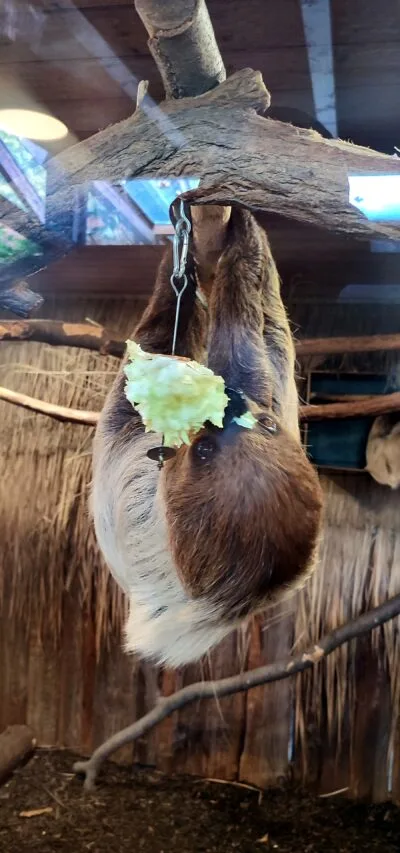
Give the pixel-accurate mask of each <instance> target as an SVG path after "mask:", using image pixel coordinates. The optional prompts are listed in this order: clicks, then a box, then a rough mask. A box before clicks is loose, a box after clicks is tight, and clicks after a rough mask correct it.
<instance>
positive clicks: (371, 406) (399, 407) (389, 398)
mask: <svg viewBox="0 0 400 853" xmlns="http://www.w3.org/2000/svg"><path fill="white" fill-rule="evenodd" d="M386 412H400V391H396V392H395V393H394V394H377V395H375V396H373V397H372V396H371V397H367V398H366V399H364V400H354V401H352V402H350V403H327V404H324V403H322V404H321V405H319V406H318V405H317V406H313V405H310V406H300V420H302V421H323V420H327V419H328V420H331V419H332V418H355V417H367V416H368V417H370V416H371V415H382V414H386Z"/></svg>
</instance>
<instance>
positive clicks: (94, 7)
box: [0, 0, 400, 153]
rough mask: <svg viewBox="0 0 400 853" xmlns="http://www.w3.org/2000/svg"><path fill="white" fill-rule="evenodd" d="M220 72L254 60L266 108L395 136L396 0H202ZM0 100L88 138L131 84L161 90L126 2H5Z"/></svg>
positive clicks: (123, 113)
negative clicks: (37, 110)
mask: <svg viewBox="0 0 400 853" xmlns="http://www.w3.org/2000/svg"><path fill="white" fill-rule="evenodd" d="M208 8H209V11H210V16H211V19H212V22H213V25H214V28H215V32H216V36H217V41H218V44H219V46H220V49H221V52H222V56H223V59H224V61H225V64H226V68H227V71H228V73H229V72H231V71H233V70H236V69H240V68H243V67H245V66H250V67H252V68H255V69H259V70H261V72H262V73H263V76H264V80H265V83H266V85H267V87H268V88H269V89H270V92H271V95H272V106H273V107H289V108H295V109H298V110H302V111H304V112H306V113H308V115H310V116H311V117H314V118H319V119H320V120H322V121H323V124H325V125H326V126H327V127H328V128H329V129H330V130H333V131H334V135H336V133H335V131H336V129H337V133H338V135H339V136H341V137H342V138H350V139H352V140H353V141H355V142H357V143H359V144H364V145H369V146H371V147H375V148H377V149H379V150H383V151H387V152H388V153H393V146H394V145H396V143H398V144H400V3H399V2H398V0H380V2H379V4H377V3H376V0H331V2H330V3H329V0H281V2H276V0H229V2H228V0H208ZM0 33H1V36H0V75H1V94H0V108H1V107H16V106H22V105H32V104H39V105H40V106H42V107H45V108H46V109H47V110H48V111H49V112H51V113H52V114H53V115H54V116H56V117H57V118H59V119H61V120H62V121H63V122H64V123H65V124H66V125H67V127H68V128H69V130H70V136H69V138H68V139H67V140H66V141H64V142H63V143H62V145H64V146H65V144H70V143H71V142H73V141H74V140H75V139H79V140H81V139H85V138H86V137H87V136H90V135H91V134H93V133H96V131H98V130H99V129H101V128H104V127H106V126H107V125H109V124H110V123H113V122H116V121H119V120H120V119H123V118H126V117H127V116H128V115H130V114H131V113H132V111H133V109H134V103H135V95H136V88H137V83H138V81H139V80H141V79H147V80H149V81H150V94H151V95H152V96H153V98H154V99H155V100H160V99H161V98H162V97H163V89H162V84H161V80H160V77H159V74H158V71H157V69H156V66H155V64H154V62H153V59H152V57H151V55H150V53H149V51H148V48H147V35H146V32H145V30H144V27H143V25H142V23H141V21H140V19H139V17H138V15H137V14H136V12H135V8H134V4H133V0H30V2H26V0H2V5H1V10H0Z"/></svg>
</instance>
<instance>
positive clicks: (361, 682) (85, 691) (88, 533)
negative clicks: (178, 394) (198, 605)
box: [0, 301, 400, 799]
mask: <svg viewBox="0 0 400 853" xmlns="http://www.w3.org/2000/svg"><path fill="white" fill-rule="evenodd" d="M138 307H139V306H135V304H134V303H133V302H129V301H127V302H125V303H121V302H118V303H117V302H115V303H112V302H108V303H101V302H94V301H91V302H90V303H85V302H84V301H82V302H81V303H80V304H78V305H77V304H75V305H71V303H68V302H66V303H64V304H62V303H61V302H59V303H57V304H54V305H52V304H48V305H47V307H46V311H47V315H48V316H51V317H54V318H56V317H59V318H63V319H68V320H79V319H82V318H83V317H85V316H90V318H92V319H93V320H95V321H98V322H105V321H106V322H107V326H108V327H109V328H111V329H114V330H115V331H116V332H118V333H119V334H127V333H129V331H130V330H131V328H132V326H133V325H134V320H135V314H137V311H138ZM294 309H296V310H293V316H294V319H295V321H297V322H299V321H300V322H301V324H302V325H303V327H304V334H307V335H310V334H314V335H317V334H321V333H324V334H335V333H338V331H339V330H338V328H334V327H333V324H332V316H333V313H334V312H333V311H332V306H327V308H326V309H325V308H324V306H322V307H321V306H319V309H318V310H319V319H318V316H317V314H316V312H317V308H316V307H314V308H313V314H312V322H310V312H308V313H307V311H306V309H305V307H304V306H297V307H296V306H294ZM346 312H348V307H347V308H346ZM341 313H342V309H340V311H339V314H341ZM302 314H303V317H301V316H300V315H302ZM364 314H365V316H364V321H365V317H372V314H369V312H368V311H366V312H364ZM382 315H385V317H386V320H385V323H386V326H385V324H382V325H383V326H385V327H384V328H381V326H380V327H379V331H393V329H392V328H390V326H391V324H392V323H396V322H397V323H398V317H397V318H394V317H393V312H392V311H390V310H389V311H386V313H385V312H383V311H382ZM374 317H375V325H374V326H373V328H372V329H371V328H370V326H371V325H372V320H371V322H370V320H368V322H364V324H363V323H362V321H361V320H360V309H359V307H357V311H356V312H353V318H352V323H350V327H351V326H354V324H356V322H357V323H358V328H357V329H354V328H352V331H353V332H359V333H361V331H362V332H363V333H371V331H372V332H373V331H378V328H377V326H376V311H375V313H374ZM327 318H329V319H327ZM336 319H337V320H338V318H336ZM344 319H346V322H348V319H349V315H348V313H347V314H346V318H344V317H340V318H339V321H340V333H341V334H343V333H345V332H346V331H347V330H348V329H349V326H346V323H344ZM344 325H345V326H346V328H345V329H344V328H343V326H344ZM321 327H324V328H323V331H322V328H321ZM361 327H362V328H361ZM1 355H2V358H1V365H0V369H1V384H3V385H5V386H7V387H10V388H13V389H15V390H21V391H25V392H26V393H29V394H32V395H36V396H38V397H40V398H43V399H47V400H51V401H53V402H56V403H61V404H64V405H71V406H76V407H82V408H83V407H87V408H100V406H101V403H102V400H103V399H104V396H105V392H106V389H107V388H108V386H109V384H110V382H111V380H112V377H113V375H114V373H115V370H116V368H117V364H118V362H117V361H116V360H115V359H113V358H111V357H107V358H105V357H102V356H97V355H94V354H91V353H88V352H85V351H78V350H73V349H67V348H51V347H48V346H45V345H39V344H32V343H24V344H21V343H20V344H11V343H8V344H6V343H3V344H1ZM347 367H348V365H347ZM0 433H1V438H2V442H1V452H0V459H1V461H0V465H1V473H2V476H1V480H0V519H1V521H0V524H1V542H2V547H1V556H0V607H1V622H0V651H1V655H0V729H1V728H2V727H3V726H4V725H6V724H7V723H9V722H22V721H25V720H27V721H28V722H30V723H31V724H32V725H33V726H34V727H35V729H36V731H37V734H38V737H39V740H40V741H41V742H42V743H48V744H61V745H67V746H71V747H74V748H76V749H79V750H81V751H83V752H87V751H89V750H91V749H92V748H93V746H94V745H96V744H97V743H99V742H100V741H101V740H102V739H103V738H104V737H106V736H107V735H108V734H110V733H112V732H113V731H115V730H116V729H117V728H119V727H121V726H122V725H126V724H127V723H128V722H130V721H131V720H132V719H133V718H134V717H136V716H139V715H141V714H142V713H143V712H144V711H145V710H147V709H148V708H149V707H150V706H151V705H152V704H153V702H154V701H155V699H156V697H157V695H158V692H159V691H162V692H171V691H172V690H174V689H175V688H176V687H178V686H180V685H182V684H185V683H188V682H189V681H192V680H194V679H197V678H199V677H206V678H209V677H211V678H217V677H220V676H222V675H229V674H231V673H233V672H237V671H238V670H239V669H240V668H242V669H243V668H245V667H253V666H257V665H259V664H260V663H261V662H266V661H267V660H270V659H273V658H276V657H284V656H286V655H287V654H289V653H290V651H291V650H292V649H293V648H296V649H298V648H301V647H303V646H305V645H307V644H308V643H309V642H310V641H313V640H316V639H317V638H318V636H319V635H320V634H321V633H323V632H325V631H326V630H329V629H330V628H332V627H335V626H336V625H338V624H339V623H341V622H343V621H345V620H346V619H348V618H350V617H351V616H354V615H356V614H358V613H360V612H361V611H362V610H363V609H364V608H365V607H369V606H370V605H373V604H376V603H377V602H379V601H382V600H383V599H384V598H386V597H388V596H389V595H391V594H393V593H395V592H399V591H400V545H399V542H400V538H399V536H400V513H399V496H398V494H397V493H391V492H390V491H389V490H387V489H384V488H382V487H379V486H377V485H376V484H375V483H374V482H373V481H372V480H370V479H369V478H368V477H367V476H366V475H364V474H360V475H335V476H328V475H324V476H323V477H322V482H323V487H324V491H325V494H326V516H325V529H324V539H323V544H322V549H321V554H320V565H319V568H318V571H317V573H316V575H315V576H314V578H313V580H312V581H311V582H310V584H309V585H308V586H307V588H306V589H305V590H304V591H303V592H302V593H299V594H297V595H296V597H295V598H294V599H293V600H292V601H291V602H289V603H286V604H285V605H284V606H283V607H282V609H279V608H278V609H277V610H275V611H274V612H271V611H270V612H268V613H267V614H266V616H265V618H264V619H262V620H257V621H254V622H253V623H252V624H251V625H250V626H249V627H248V628H246V629H244V630H243V631H242V632H240V634H239V635H233V636H231V637H229V638H227V640H225V641H224V643H223V644H222V645H221V647H219V649H217V650H216V651H215V652H214V653H213V654H212V655H211V656H210V657H209V658H208V659H207V660H206V661H205V662H204V663H203V664H202V665H201V666H192V667H187V668H186V669H185V670H184V671H182V672H179V673H171V672H169V671H164V672H162V671H160V670H157V669H155V668H152V667H150V666H148V665H146V664H142V663H139V662H137V661H134V660H131V659H129V658H127V657H125V656H124V655H123V654H122V652H121V650H120V625H121V619H122V617H123V612H124V604H123V601H122V599H121V596H120V595H119V592H118V590H117V588H116V587H115V585H114V583H113V581H112V580H111V578H110V577H109V575H108V573H107V571H106V569H105V567H104V566H103V564H102V561H101V559H100V557H99V554H98V551H97V548H96V544H95V541H94V537H93V532H92V530H91V525H90V520H89V518H88V513H87V494H88V489H89V484H90V445H91V437H92V431H91V430H90V429H89V428H87V427H78V426H72V425H71V426H70V425H65V424H59V423H56V422H54V421H51V420H49V419H46V418H45V417H42V416H39V415H35V414H31V413H28V412H25V411H23V410H19V409H16V408H14V407H12V406H10V405H8V404H6V403H2V404H0ZM376 633H377V636H373V637H372V638H369V639H368V640H363V641H360V642H359V643H354V644H352V645H351V646H349V647H345V648H342V649H340V650H339V651H338V652H337V653H336V654H335V655H333V656H332V657H331V658H329V660H328V661H327V662H326V663H325V664H324V665H323V666H321V667H319V668H318V669H317V670H315V672H314V673H311V674H309V675H307V677H302V678H299V680H298V682H297V683H294V682H293V683H290V682H282V683H279V684H271V685H268V686H266V687H264V688H257V689H255V690H253V691H251V693H250V694H249V695H248V696H244V695H241V696H233V697H230V698H228V699H225V700H224V701H223V702H222V703H221V705H219V704H218V703H217V702H215V703H204V704H203V705H202V706H199V707H195V708H188V709H184V710H183V711H182V712H179V713H178V714H176V715H174V717H173V718H171V719H169V720H166V721H164V723H163V724H162V725H161V726H160V727H159V728H158V729H157V730H156V731H155V732H153V733H151V734H149V735H148V736H147V737H146V738H145V739H144V740H143V741H141V742H139V743H138V744H137V745H136V747H135V752H134V756H135V760H137V761H140V762H145V763H150V764H157V766H159V767H160V768H162V769H163V770H166V771H172V770H175V771H183V772H189V773H200V774H205V775H208V776H213V777H220V778H241V779H243V780H247V781H250V782H253V783H255V784H261V785H263V784H269V783H273V782H276V781H277V779H279V778H281V777H283V776H286V775H287V773H288V772H289V768H291V772H294V773H295V775H296V776H298V777H303V778H306V779H307V780H308V781H310V782H316V783H317V784H318V785H319V787H320V789H321V790H332V789H333V788H335V787H350V789H351V791H352V792H353V793H356V794H358V795H368V796H373V797H374V798H375V799H383V798H385V797H386V796H387V795H388V793H390V791H389V789H392V793H393V796H394V797H395V798H400V751H399V744H398V721H397V714H398V708H399V703H400V671H399V663H398V661H399V648H398V631H397V625H395V624H394V623H392V624H389V625H388V626H386V627H385V629H384V630H382V631H380V632H379V634H378V632H376ZM367 743H368V747H367ZM339 747H340V749H339ZM131 757H132V753H131V751H130V750H129V749H127V750H125V751H124V755H123V756H122V758H124V759H125V760H130V759H131Z"/></svg>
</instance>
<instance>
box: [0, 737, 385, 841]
mask: <svg viewBox="0 0 400 853" xmlns="http://www.w3.org/2000/svg"><path fill="white" fill-rule="evenodd" d="M73 760H74V758H73V756H71V755H70V754H68V753H65V752H63V753H55V752H51V753H49V752H40V753H37V754H36V756H34V757H33V758H32V759H31V760H30V761H29V762H28V763H27V764H26V765H25V767H23V768H20V769H19V770H18V771H17V772H16V773H15V774H14V776H13V778H12V779H10V780H9V781H8V782H7V783H6V784H4V785H3V786H2V787H0V851H1V853H25V851H28V850H29V851H41V853H58V851H62V853H84V851H90V853H103V851H104V853H124V851H129V853H140V852H141V853H200V851H201V853H230V851H240V853H250V851H255V853H258V851H260V853H262V851H263V850H264V851H270V850H276V851H277V853H362V851H366V853H399V851H400V810H399V809H397V808H395V807H394V806H392V805H384V806H375V807H373V808H369V807H368V806H365V805H362V804H354V803H350V802H348V801H347V800H345V799H338V798H337V797H335V798H330V799H319V798H313V797H309V796H307V795H305V794H304V793H301V792H299V791H295V790H293V789H285V790H279V791H268V792H266V793H263V794H262V795H261V794H260V793H259V792H258V791H254V790H247V789H246V788H242V787H237V786H235V785H224V784H218V783H215V782H205V781H203V780H198V779H193V778H190V779H187V778H184V779H182V778H179V779H167V778H165V777H164V776H162V775H160V774H157V773H154V772H143V771H138V772H136V771H135V772H134V774H133V775H132V771H129V770H125V769H122V768H116V767H113V766H112V765H111V766H110V765H109V766H108V767H107V768H106V769H105V772H104V773H103V774H102V777H101V779H100V782H99V785H98V788H97V790H96V792H95V794H90V795H89V794H86V795H84V794H83V792H82V782H81V781H80V780H79V779H77V778H75V777H74V776H73V774H71V766H72V763H73ZM43 809H46V811H44V812H42V813H41V814H40V813H37V814H35V813H34V814H32V812H35V811H36V810H43ZM30 813H31V814H30Z"/></svg>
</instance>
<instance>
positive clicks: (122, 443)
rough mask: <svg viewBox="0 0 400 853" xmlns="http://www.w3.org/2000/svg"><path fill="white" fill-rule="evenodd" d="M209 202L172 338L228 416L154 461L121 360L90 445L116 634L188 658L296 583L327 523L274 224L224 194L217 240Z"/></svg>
mask: <svg viewBox="0 0 400 853" xmlns="http://www.w3.org/2000/svg"><path fill="white" fill-rule="evenodd" d="M216 210H217V208H208V209H207V208H206V209H204V208H192V214H193V223H194V226H193V230H194V241H193V243H192V246H191V253H190V257H189V262H188V269H187V272H188V286H187V288H186V290H185V292H184V294H183V296H182V302H181V312H180V321H179V327H178V336H177V343H176V353H177V355H180V356H183V357H186V358H190V359H193V360H196V361H199V362H202V363H204V364H206V365H207V366H208V367H209V368H211V369H212V370H213V371H214V372H215V373H216V374H218V375H220V376H222V377H223V380H224V382H225V387H226V389H229V391H228V397H229V400H230V402H229V405H228V406H227V409H226V411H225V417H224V422H223V428H222V429H219V428H217V427H214V426H212V425H210V424H208V423H206V424H205V425H204V427H203V428H202V429H201V430H200V432H199V433H197V434H196V435H195V436H194V437H193V438H192V440H191V443H190V444H189V445H183V446H182V447H180V448H178V449H177V452H176V454H175V455H174V456H173V458H170V459H168V460H167V461H166V462H165V464H164V465H163V467H162V468H161V470H159V468H158V466H157V465H156V464H155V463H154V461H152V460H151V459H149V458H148V456H147V453H148V451H149V450H151V449H152V448H154V445H155V444H157V440H156V439H157V436H155V435H154V434H153V435H152V434H151V433H146V432H145V428H144V425H143V423H142V421H141V418H140V416H139V414H138V412H137V411H136V410H135V409H134V407H133V406H132V405H131V404H130V403H129V402H128V400H127V399H126V396H125V392H124V388H125V376H124V372H123V367H124V365H122V367H121V369H120V371H119V374H118V375H117V377H116V380H115V382H114V385H113V387H112V389H111V391H110V393H109V395H108V398H107V400H106V403H105V406H104V409H103V411H102V413H101V417H100V421H99V424H98V427H97V430H96V435H95V440H94V450H93V488H92V498H91V505H92V514H93V518H94V525H95V531H96V536H97V540H98V543H99V546H100V549H101V551H102V553H103V556H104V558H105V561H106V562H107V564H108V566H109V569H110V571H111V572H112V574H113V576H114V578H115V579H116V581H117V582H118V583H119V584H120V586H121V587H122V588H123V590H124V591H125V593H126V595H127V596H128V600H129V616H128V619H127V623H126V625H125V645H126V649H127V651H130V652H136V653H137V654H139V655H140V656H142V657H144V658H147V659H151V660H153V661H155V662H158V663H162V664H165V665H167V666H172V667H177V666H181V665H183V664H186V663H189V662H191V661H195V660H198V659H199V658H200V657H201V656H202V655H204V654H205V653H206V652H207V651H208V650H210V649H211V648H212V647H213V646H215V645H216V644H217V643H218V642H220V640H221V639H222V638H223V637H224V636H226V635H227V634H228V633H229V632H230V631H232V630H233V629H234V628H236V627H237V626H238V625H239V624H240V623H241V622H242V621H243V620H245V619H247V618H248V617H249V616H251V615H253V614H254V613H257V612H260V611H262V610H263V608H265V607H266V606H268V605H269V603H270V602H274V601H277V600H279V599H280V598H282V597H283V596H286V595H287V594H288V593H289V592H290V591H291V590H293V588H295V587H296V586H299V585H301V584H302V583H304V581H305V579H306V578H307V577H308V576H309V574H310V572H311V571H312V569H313V568H314V565H315V560H316V550H317V545H318V541H319V534H320V526H321V514H322V495H321V489H320V485H319V481H318V477H317V474H316V471H315V469H314V468H313V466H312V465H311V463H310V462H309V460H308V459H307V457H306V454H305V452H304V450H303V448H302V446H301V440H300V432H299V425H298V394H297V389H296V382H295V352H294V344H293V339H292V335H291V331H290V327H289V323H288V319H287V316H286V312H285V308H284V306H283V303H282V299H281V294H280V281H279V276H278V273H277V269H276V266H275V263H274V260H273V257H272V254H271V250H270V246H269V243H268V239H267V236H266V234H265V231H264V230H263V229H262V228H261V227H260V226H259V225H258V223H257V221H256V219H255V218H254V216H253V215H252V214H251V213H250V212H249V211H248V210H245V209H243V208H240V207H237V206H233V207H232V208H219V211H220V212H221V210H222V213H223V216H222V219H223V227H222V230H221V228H220V236H221V234H222V237H221V239H220V245H218V240H217V239H215V233H214V230H215V227H216V225H215V223H216V222H217V221H218V216H217V217H216V219H215V221H214V220H213V218H212V215H213V211H214V214H215V211H216ZM199 211H200V213H199ZM227 211H228V213H227ZM195 212H196V216H194V213H195ZM219 221H221V216H220V218H219ZM196 238H197V239H196ZM196 246H197V248H196ZM201 256H202V258H203V260H204V258H205V259H206V261H207V259H208V263H207V262H206V263H202V258H201ZM210 258H211V261H210ZM171 274H172V252H171V249H170V248H169V249H168V250H167V251H166V254H165V256H164V258H163V260H162V262H161V265H160V268H159V271H158V274H157V278H156V282H155V287H154V292H153V295H152V297H151V299H150V302H149V304H148V306H147V308H146V310H145V311H144V313H143V316H142V317H141V319H140V322H139V324H138V325H137V327H136V329H135V330H134V332H133V335H132V337H133V339H134V340H135V341H136V342H137V343H138V344H140V346H141V347H142V349H143V350H145V351H147V352H151V353H158V354H170V352H171V340H172V336H173V330H174V323H175V306H176V298H175V295H174V293H173V290H172V288H171V286H170V277H171ZM199 293H200V294H201V293H203V296H204V294H205V295H206V297H207V305H206V306H205V305H204V299H198V298H197V296H198V295H199ZM235 399H236V401H237V400H238V399H244V400H245V404H246V408H247V409H248V410H249V411H251V413H252V414H253V415H254V417H255V418H256V424H255V426H254V428H253V429H245V428H242V427H240V426H239V425H238V424H237V423H236V421H235V420H234V418H233V417H232V412H233V411H234V409H235ZM232 406H233V408H232ZM158 438H159V437H158ZM158 444H160V441H159V440H158Z"/></svg>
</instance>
